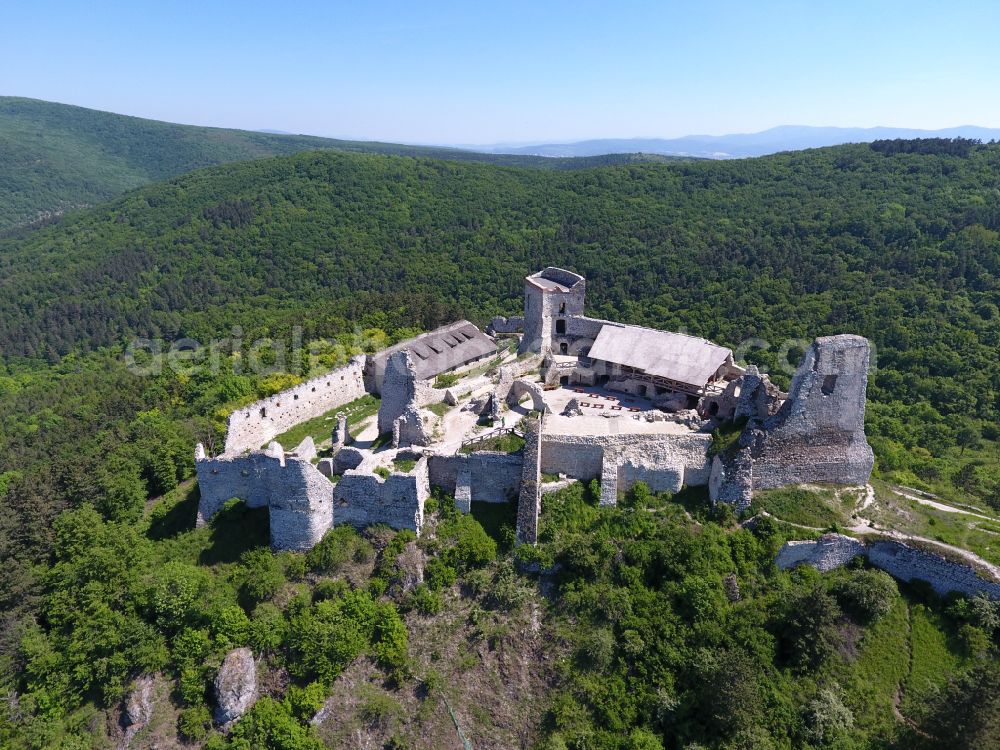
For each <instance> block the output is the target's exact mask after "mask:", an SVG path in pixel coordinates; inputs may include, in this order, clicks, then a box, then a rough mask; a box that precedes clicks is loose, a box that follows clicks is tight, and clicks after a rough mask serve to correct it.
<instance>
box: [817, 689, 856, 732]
mask: <svg viewBox="0 0 1000 750" xmlns="http://www.w3.org/2000/svg"><path fill="white" fill-rule="evenodd" d="M805 722H806V727H807V734H808V736H809V739H810V741H812V742H815V743H817V744H819V745H830V744H832V743H833V742H834V741H836V740H837V739H838V738H840V737H841V736H842V735H844V734H846V733H847V732H848V731H850V729H851V727H853V726H854V714H852V713H851V710H850V709H849V708H848V707H847V706H845V705H844V702H843V701H842V700H841V698H840V695H839V691H838V690H836V689H835V688H821V689H820V690H819V692H817V693H816V697H815V698H813V699H812V700H811V701H809V705H808V706H807V708H806V712H805Z"/></svg>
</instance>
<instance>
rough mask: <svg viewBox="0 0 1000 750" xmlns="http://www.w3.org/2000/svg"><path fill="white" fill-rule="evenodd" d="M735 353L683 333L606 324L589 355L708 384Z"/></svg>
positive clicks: (650, 372)
mask: <svg viewBox="0 0 1000 750" xmlns="http://www.w3.org/2000/svg"><path fill="white" fill-rule="evenodd" d="M731 355H732V352H731V351H730V350H729V349H727V348H725V347H724V346H719V345H718V344H713V343H712V342H711V341H706V340H705V339H700V338H697V337H695V336H687V335H685V334H683V333H670V332H669V331H657V330H654V329H652V328H640V327H639V326H615V325H605V326H603V327H602V328H601V332H600V333H598V334H597V339H596V340H595V341H594V345H593V346H592V347H590V351H589V352H588V354H587V356H588V357H590V358H591V359H600V360H603V361H605V362H614V363H616V364H619V365H626V366H627V367H634V368H636V369H637V370H642V371H643V372H645V373H647V374H649V375H655V376H658V377H662V378H668V379H670V380H676V381H677V382H679V383H685V384H687V385H692V386H696V387H698V388H702V387H704V386H705V385H706V384H707V383H708V382H709V380H710V379H711V378H712V376H713V375H714V374H715V372H716V370H718V369H719V368H720V367H721V366H722V365H723V364H724V363H725V362H726V359H727V358H728V357H729V356H731Z"/></svg>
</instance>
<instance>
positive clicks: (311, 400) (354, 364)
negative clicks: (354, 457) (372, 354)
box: [225, 356, 366, 455]
mask: <svg viewBox="0 0 1000 750" xmlns="http://www.w3.org/2000/svg"><path fill="white" fill-rule="evenodd" d="M364 365H365V358H364V357H363V356H359V357H354V358H352V359H351V361H350V362H349V363H348V364H346V365H344V366H343V367H340V368H337V369H336V370H332V371H331V372H328V373H326V374H325V375H320V376H319V377H315V378H311V379H310V380H307V381H306V382H304V383H300V384H299V385H297V386H295V387H294V388H289V389H288V390H285V391H282V392H281V393H276V394H274V395H273V396H268V397H267V398H264V399H261V400H260V401H255V402H254V403H252V404H250V405H249V406H243V407H240V408H239V409H237V410H236V411H234V412H233V413H232V414H230V415H229V420H228V423H227V429H226V447H225V454H226V455H235V454H239V453H244V452H246V451H254V450H257V449H259V448H260V447H261V446H263V445H266V444H267V443H269V442H270V441H271V440H273V439H274V438H275V437H277V436H278V435H280V434H282V433H283V432H285V431H287V430H289V429H291V428H292V427H294V426H295V425H297V424H300V423H302V422H305V421H306V420H309V419H312V418H314V417H319V416H321V415H323V414H326V413H327V412H328V411H331V410H332V409H336V408H337V407H338V406H343V405H344V404H349V403H350V402H351V401H354V400H355V399H359V398H361V397H362V396H364V395H365V393H366V391H365V384H364V377H363V371H364Z"/></svg>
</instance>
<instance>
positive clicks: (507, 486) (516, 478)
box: [427, 451, 524, 503]
mask: <svg viewBox="0 0 1000 750" xmlns="http://www.w3.org/2000/svg"><path fill="white" fill-rule="evenodd" d="M427 463H428V470H429V478H430V483H431V485H432V486H434V487H440V488H441V489H443V490H444V491H445V492H447V493H449V494H451V495H455V494H456V492H457V488H458V484H459V477H460V475H461V474H462V472H465V473H466V478H465V481H466V482H468V487H469V492H470V501H471V502H477V503H506V502H510V501H511V500H514V499H516V498H517V496H518V493H519V491H520V489H521V471H522V466H523V465H524V457H523V456H522V455H520V454H518V453H492V452H485V451H484V452H482V453H469V454H464V453H456V454H455V455H453V456H444V455H431V456H429V457H428V459H427Z"/></svg>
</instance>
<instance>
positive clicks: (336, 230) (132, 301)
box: [0, 145, 1000, 418]
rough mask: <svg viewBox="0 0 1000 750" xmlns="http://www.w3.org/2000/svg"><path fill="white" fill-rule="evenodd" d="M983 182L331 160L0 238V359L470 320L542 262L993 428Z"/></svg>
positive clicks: (746, 166)
mask: <svg viewBox="0 0 1000 750" xmlns="http://www.w3.org/2000/svg"><path fill="white" fill-rule="evenodd" d="M998 167H1000V147H993V146H979V147H975V148H974V149H972V150H970V151H969V152H968V154H967V155H966V156H964V157H962V156H956V155H941V156H939V155H933V154H908V153H899V154H892V155H887V154H885V153H883V152H881V151H876V150H873V149H872V148H870V147H869V146H863V145H862V146H844V147H835V148H831V149H824V150H816V151H808V152H798V153H792V154H785V155H777V156H773V157H766V158H762V159H759V160H752V161H731V162H721V163H720V162H699V163H686V164H678V165H632V166H627V167H618V168H604V169H594V170H584V171H577V172H540V171H532V170H516V169H499V168H495V167H490V166H484V165H461V164H455V163H447V162H440V161H439V162H434V161H418V160H413V159H408V158H390V157H382V156H365V155H349V154H339V153H308V154H302V155H298V156H293V157H288V158H279V159H272V160H262V161H255V162H249V163H241V164H233V165H227V166H222V167H218V168H214V169H208V170H203V171H199V172H196V173H193V174H189V175H185V176H182V177H179V178H176V179H174V180H172V181H169V182H166V183H162V184H158V185H154V186H150V187H148V188H146V189H143V190H141V191H139V192H136V193H133V194H131V195H129V196H127V197H125V198H122V199H120V200H118V201H116V202H114V203H111V204H109V205H107V206H103V207H101V208H97V209H94V210H92V211H89V212H85V213H82V214H80V215H78V216H75V217H71V218H68V219H66V220H64V221H63V222H61V223H60V224H59V225H57V226H53V227H47V228H44V229H41V230H38V231H36V232H33V233H30V234H28V235H27V236H25V237H23V238H21V239H14V238H9V239H7V240H4V241H0V279H2V281H0V285H2V287H0V288H2V292H3V293H2V295H0V349H2V351H3V352H4V353H5V354H7V355H24V356H27V357H47V358H49V359H53V358H57V357H58V356H60V355H64V354H66V353H68V352H70V351H73V350H75V349H79V348H83V349H89V348H93V347H99V346H105V345H110V344H115V343H118V342H121V341H123V340H125V338H126V337H127V336H132V335H138V336H162V337H164V338H166V339H174V338H176V337H179V336H192V337H194V338H197V339H199V340H208V339H209V338H211V337H212V336H214V335H217V334H219V333H224V332H225V331H226V330H227V328H228V327H229V326H231V325H234V324H240V325H242V326H243V327H244V329H245V330H246V331H248V332H262V331H263V330H264V329H273V328H274V327H275V326H278V327H281V326H283V325H286V324H288V323H290V322H292V321H294V322H304V323H305V324H306V326H307V329H309V328H316V327H321V323H320V322H319V321H321V320H323V311H324V309H327V308H329V307H331V306H333V305H339V304H341V303H343V302H345V301H347V300H351V299H352V298H356V297H357V295H359V294H361V293H372V294H375V295H383V296H384V297H385V298H386V299H391V298H393V296H394V295H397V296H398V295H402V296H404V297H407V298H409V299H411V300H412V299H415V298H420V299H422V300H425V301H426V302H427V304H432V302H433V304H439V303H447V304H448V305H450V306H451V307H452V308H453V309H455V310H460V311H462V312H464V313H465V314H467V315H469V316H471V317H473V318H476V319H478V320H480V321H483V320H486V319H487V318H488V316H490V315H491V314H493V313H494V312H498V311H502V312H514V311H515V310H516V308H517V307H518V306H519V304H520V295H521V292H520V289H521V279H522V277H523V276H524V275H525V274H526V273H528V272H530V271H532V270H534V269H537V268H538V267H541V266H543V265H546V264H555V265H563V266H569V267H572V268H575V269H576V270H578V271H580V272H581V273H583V274H585V275H586V276H587V277H588V279H589V283H588V289H589V297H588V303H589V304H590V305H591V307H592V309H593V310H594V312H596V313H598V314H604V315H613V316H617V317H623V318H625V319H628V320H631V321H634V322H640V323H647V324H651V325H655V326H662V327H665V328H669V329H681V328H686V329H687V330H689V331H691V332H693V333H697V334H701V335H705V336H709V337H711V338H714V339H717V340H720V341H723V342H725V343H727V344H730V345H737V344H739V343H740V342H741V341H742V340H744V339H746V338H747V337H750V336H762V337H765V338H768V339H770V340H772V341H776V342H778V341H781V340H782V339H784V338H787V337H790V336H791V337H811V336H814V335H817V334H823V333H832V332H839V331H850V332H857V333H861V334H864V335H866V336H869V337H870V338H872V339H873V340H874V341H875V342H876V344H877V345H878V347H879V356H880V365H881V366H882V367H883V368H892V369H894V370H896V371H898V373H899V378H898V379H896V380H893V381H892V383H891V391H892V393H893V394H894V396H895V397H897V398H903V399H906V398H911V397H915V396H917V395H919V396H920V397H922V398H927V399H930V400H931V401H932V402H933V403H934V404H935V405H938V406H939V407H940V408H942V409H944V410H946V411H949V412H968V413H976V414H978V415H979V416H981V417H983V418H993V417H995V416H996V414H997V406H998V404H997V394H998V390H1000V388H998V382H1000V374H998V372H997V369H996V368H995V367H994V366H993V363H994V362H995V359H996V354H997V351H996V346H997V337H998V332H997V305H998V303H1000V280H998V273H1000V241H998V235H997V231H998V230H1000V208H998V207H997V197H998V184H1000V171H998ZM376 299H377V298H376ZM373 304H377V303H373ZM431 317H433V315H432V316H431ZM307 333H322V331H319V330H307Z"/></svg>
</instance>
